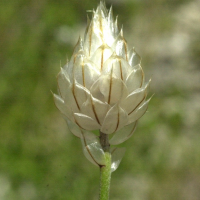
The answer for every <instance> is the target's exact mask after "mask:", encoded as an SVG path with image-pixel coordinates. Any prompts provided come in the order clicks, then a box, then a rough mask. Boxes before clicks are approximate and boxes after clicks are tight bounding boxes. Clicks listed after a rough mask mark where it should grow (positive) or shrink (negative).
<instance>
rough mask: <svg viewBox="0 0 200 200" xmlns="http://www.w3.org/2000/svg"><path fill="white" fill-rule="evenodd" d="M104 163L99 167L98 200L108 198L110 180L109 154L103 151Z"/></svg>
mask: <svg viewBox="0 0 200 200" xmlns="http://www.w3.org/2000/svg"><path fill="white" fill-rule="evenodd" d="M105 158H106V165H104V166H102V167H101V168H100V172H101V175H100V194H99V200H109V190H110V180H111V154H110V153H109V152H105Z"/></svg>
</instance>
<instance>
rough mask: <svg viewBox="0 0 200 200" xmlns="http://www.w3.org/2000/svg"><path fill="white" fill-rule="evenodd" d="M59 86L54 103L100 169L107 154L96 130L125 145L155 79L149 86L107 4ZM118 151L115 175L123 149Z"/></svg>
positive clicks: (79, 45) (80, 42)
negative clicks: (95, 132)
mask: <svg viewBox="0 0 200 200" xmlns="http://www.w3.org/2000/svg"><path fill="white" fill-rule="evenodd" d="M57 82H58V93H59V95H56V94H54V100H55V104H56V106H57V108H58V109H59V110H60V112H61V113H62V115H63V116H64V118H65V119H66V121H67V124H68V127H69V129H70V131H71V132H72V133H73V134H74V135H76V136H77V137H79V138H81V140H82V144H83V149H84V153H85V155H86V157H87V158H88V159H89V160H90V161H91V162H93V163H94V164H97V165H103V164H104V161H103V157H104V155H103V150H102V149H101V145H100V144H99V142H98V141H99V139H98V138H97V137H96V136H95V135H94V134H93V133H92V131H93V130H100V131H101V132H102V133H105V134H112V138H111V140H110V144H112V145H117V144H120V143H122V142H124V141H126V140H127V139H128V138H130V137H131V135H132V134H133V133H134V131H135V129H136V125H137V121H138V119H139V118H140V117H141V116H142V115H143V114H144V113H145V112H146V110H147V108H148V103H149V101H150V99H149V100H146V97H147V93H148V87H149V83H150V81H149V82H147V83H146V82H145V77H144V72H143V69H142V67H141V58H140V56H139V55H138V54H137V53H136V51H135V49H134V48H132V49H129V48H128V45H127V42H126V40H125V38H124V35H123V30H122V29H121V30H120V31H119V30H118V25H117V19H116V20H115V19H114V18H113V14H112V8H111V9H110V10H109V11H108V10H107V9H106V7H105V5H104V3H103V2H102V1H101V2H100V4H99V6H98V8H97V10H96V11H93V16H92V19H91V20H89V19H88V24H87V28H86V31H85V36H84V39H81V37H80V38H79V40H78V42H77V44H76V46H75V48H74V52H73V54H72V57H71V59H70V61H69V62H67V64H66V65H65V66H64V67H63V68H61V71H60V73H59V74H58V77H57ZM114 152H115V153H114V154H113V159H114V161H113V163H114V164H113V171H114V170H115V169H116V168H117V166H118V164H119V162H120V159H121V158H120V156H119V157H118V154H119V155H122V154H123V152H124V151H123V150H116V151H114ZM117 152H120V153H117ZM100 157H101V159H102V160H101V159H100ZM121 157H122V156H121Z"/></svg>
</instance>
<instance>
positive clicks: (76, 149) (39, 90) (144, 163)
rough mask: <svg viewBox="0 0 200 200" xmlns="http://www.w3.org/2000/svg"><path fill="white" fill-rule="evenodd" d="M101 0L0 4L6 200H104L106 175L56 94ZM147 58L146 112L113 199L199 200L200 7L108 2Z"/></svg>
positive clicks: (0, 171)
mask: <svg viewBox="0 0 200 200" xmlns="http://www.w3.org/2000/svg"><path fill="white" fill-rule="evenodd" d="M98 3H99V1H97V0H85V1H80V0H1V1H0V200H79V199H80V200H86V199H88V200H97V199H98V184H99V169H98V168H97V167H96V166H94V165H92V164H91V163H90V162H88V161H87V160H86V158H85V157H84V156H83V153H82V147H81V143H80V140H79V139H78V138H76V137H75V136H73V135H72V134H71V133H69V131H68V129H67V126H66V124H65V122H64V120H63V118H62V117H61V115H60V113H59V111H58V110H57V109H56V107H55V105H54V103H53V98H52V94H51V92H50V91H51V90H52V91H53V92H55V93H56V92H57V89H56V87H57V86H56V75H57V73H58V72H59V69H60V65H61V66H62V65H64V64H65V62H66V59H67V57H69V58H70V56H71V54H72V50H73V47H74V45H75V43H76V41H77V39H78V36H79V35H83V33H84V28H85V26H86V21H87V17H86V15H87V14H88V15H89V16H90V17H91V13H90V12H88V13H87V12H86V10H92V9H93V8H95V9H96V7H97V5H98ZM110 5H113V10H114V15H115V16H116V15H118V16H119V18H118V19H119V26H120V27H121V25H122V24H123V27H124V36H125V38H126V39H127V42H128V44H129V46H130V47H131V46H135V47H136V50H137V52H138V53H139V55H141V56H142V66H143V69H144V71H145V74H146V77H147V79H149V78H152V84H151V89H150V95H151V94H155V95H154V97H153V99H152V100H151V102H150V105H149V109H148V112H147V113H146V114H145V115H144V116H143V117H142V118H141V120H140V123H139V126H138V128H137V130H136V132H135V134H134V136H133V137H132V138H130V139H129V140H128V141H127V142H125V143H124V144H123V145H122V146H124V147H126V148H127V151H126V154H125V156H124V158H123V160H122V163H121V164H120V166H119V168H118V169H117V171H116V172H114V173H113V174H112V183H111V194H110V199H111V200H160V199H162V200H199V199H200V135H199V130H200V1H199V0H191V1H189V0H151V1H150V0H132V1H131V0H112V1H111V0H107V7H108V8H109V7H110Z"/></svg>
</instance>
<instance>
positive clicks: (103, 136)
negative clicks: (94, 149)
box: [99, 131, 110, 152]
mask: <svg viewBox="0 0 200 200" xmlns="http://www.w3.org/2000/svg"><path fill="white" fill-rule="evenodd" d="M99 139H100V144H101V146H102V148H103V150H104V152H110V144H109V137H108V134H105V133H102V132H101V131H100V136H99Z"/></svg>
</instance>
